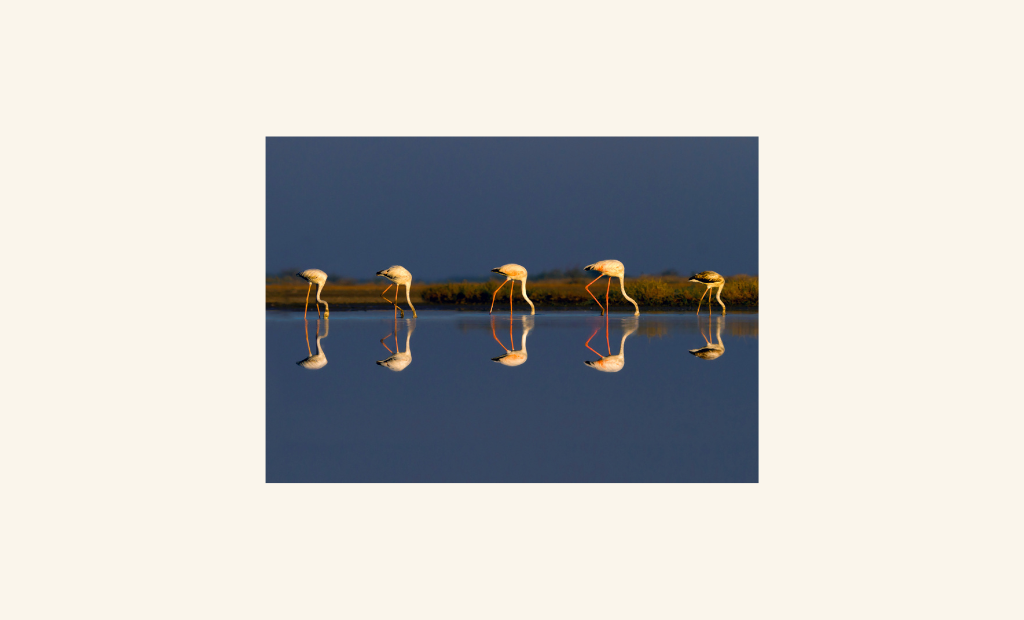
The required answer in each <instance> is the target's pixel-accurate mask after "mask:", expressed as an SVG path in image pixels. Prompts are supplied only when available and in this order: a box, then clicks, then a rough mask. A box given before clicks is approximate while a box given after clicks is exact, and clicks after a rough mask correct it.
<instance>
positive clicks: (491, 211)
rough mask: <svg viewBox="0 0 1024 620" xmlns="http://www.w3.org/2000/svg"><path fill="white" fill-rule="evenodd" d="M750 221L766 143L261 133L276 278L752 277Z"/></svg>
mask: <svg viewBox="0 0 1024 620" xmlns="http://www.w3.org/2000/svg"><path fill="white" fill-rule="evenodd" d="M757 226H758V203H757V138H267V273H276V272H278V271H280V270H282V269H289V268H296V269H307V268H311V267H315V268H318V269H323V270H324V271H326V272H327V273H328V274H331V275H332V276H346V277H353V278H359V279H365V278H372V277H373V274H374V273H375V272H376V271H378V270H380V269H384V268H386V267H388V266H390V265H396V264H397V265H403V266H405V267H406V268H407V269H409V270H410V271H411V272H412V274H413V278H414V279H418V280H435V279H444V278H449V277H463V276H486V275H488V271H489V270H490V269H491V268H492V267H497V266H499V265H502V264H505V263H519V264H521V265H523V266H525V267H526V268H527V270H528V271H530V272H531V273H539V272H541V271H545V270H549V269H555V268H566V267H571V266H573V265H580V266H582V265H586V264H588V263H592V262H595V261H599V260H604V259H618V260H620V261H622V262H623V263H624V264H625V266H626V276H627V277H630V276H635V275H638V274H640V273H660V272H661V271H663V270H665V269H670V268H673V269H676V270H678V271H679V272H684V271H686V272H690V271H702V270H705V269H710V270H713V271H717V272H719V273H722V274H723V275H733V274H737V273H748V274H756V273H757V272H758V263H757V256H758V246H757ZM687 275H688V274H687Z"/></svg>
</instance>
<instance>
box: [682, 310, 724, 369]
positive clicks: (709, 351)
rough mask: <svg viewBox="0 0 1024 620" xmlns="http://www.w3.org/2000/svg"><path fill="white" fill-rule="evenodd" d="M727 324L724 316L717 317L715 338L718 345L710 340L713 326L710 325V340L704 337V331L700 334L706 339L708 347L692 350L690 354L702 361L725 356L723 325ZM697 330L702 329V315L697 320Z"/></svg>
mask: <svg viewBox="0 0 1024 620" xmlns="http://www.w3.org/2000/svg"><path fill="white" fill-rule="evenodd" d="M724 322H725V317H724V316H718V317H715V337H716V338H717V340H718V344H712V342H711V341H710V340H708V338H710V337H711V325H708V338H705V337H704V332H703V330H702V331H701V332H700V337H701V338H704V342H706V343H707V346H706V347H701V348H699V349H690V354H691V355H695V356H697V357H699V358H700V359H702V360H714V359H718V358H720V357H722V355H724V354H725V345H724V344H722V323H724ZM697 328H698V329H700V315H698V318H697Z"/></svg>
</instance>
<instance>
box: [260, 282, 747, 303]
mask: <svg viewBox="0 0 1024 620" xmlns="http://www.w3.org/2000/svg"><path fill="white" fill-rule="evenodd" d="M592 279H593V278H590V279H588V280H579V279H563V280H541V281H538V282H531V281H527V283H526V294H527V295H529V296H530V299H531V300H532V301H533V303H534V304H535V305H536V307H537V309H538V310H541V309H553V308H564V307H576V306H594V307H596V304H595V303H594V300H593V299H591V297H590V295H588V294H587V291H586V290H585V289H584V286H585V285H586V284H587V282H589V281H590V280H592ZM501 283H502V280H498V279H494V280H491V281H489V282H445V283H436V284H419V285H417V284H416V283H415V282H413V285H412V292H411V297H412V303H413V304H415V305H417V306H419V305H420V304H422V305H433V304H437V305H445V306H451V305H467V306H468V305H472V306H480V305H483V306H490V305H491V295H492V294H493V293H494V291H495V289H497V288H498V287H499V286H500V285H501ZM386 286H387V282H382V283H372V282H371V283H367V284H357V283H352V282H344V281H343V282H340V283H335V282H332V281H328V282H327V285H326V286H324V289H323V291H322V292H321V294H320V298H321V299H323V300H324V301H326V302H327V303H328V304H331V305H332V306H334V305H335V304H337V306H338V307H344V306H346V305H360V306H363V305H378V304H379V305H381V306H387V305H388V304H387V302H385V301H384V300H383V299H381V297H380V293H381V291H383V290H384V288H385V287H386ZM520 286H521V284H520V283H516V297H515V300H514V303H515V305H516V307H520V306H526V302H525V301H523V298H522V296H521V295H520ZM606 286H607V284H606V283H605V281H604V280H601V281H599V282H596V283H595V284H594V286H592V287H590V290H592V291H593V292H594V294H595V295H597V298H598V299H600V300H601V303H604V294H605V291H604V289H605V287H606ZM618 286H619V283H618V280H615V281H613V282H612V289H611V296H610V298H609V299H610V302H611V305H612V307H621V306H627V307H632V305H631V304H630V303H629V302H628V301H626V300H625V299H624V298H623V297H622V293H621V292H619V288H618ZM307 288H308V284H306V282H304V281H301V280H298V279H297V278H296V281H294V282H291V281H288V280H287V279H283V278H272V279H271V278H268V279H267V284H266V291H267V307H268V308H301V307H303V305H304V304H305V300H306V290H307ZM508 290H509V286H508V285H507V284H506V285H505V287H504V288H503V289H502V291H501V293H499V294H498V301H497V303H496V304H495V307H498V305H499V304H501V302H502V300H504V303H505V304H508ZM704 290H705V287H704V285H703V284H697V283H693V282H687V281H686V279H685V278H682V277H676V276H656V277H650V276H641V277H639V278H628V277H627V278H626V293H627V294H629V296H630V297H632V298H633V299H635V300H636V302H637V303H638V304H640V307H641V308H644V307H670V308H690V307H694V308H695V307H696V306H697V300H698V299H700V297H701V294H702V293H703V292H704ZM315 295H316V289H315V287H314V290H313V292H312V293H311V294H310V299H311V300H312V299H313V298H314V296H315ZM388 295H389V297H390V298H391V299H392V300H393V299H394V298H395V297H394V295H395V288H394V287H392V288H391V289H390V290H389V291H388ZM757 295H758V288H757V276H746V275H738V276H731V277H726V279H725V288H724V289H723V290H722V301H723V302H725V305H726V307H727V308H756V307H757ZM704 303H707V296H706V295H705V296H704ZM398 304H399V305H400V306H402V307H403V308H405V309H406V310H408V305H407V304H406V303H405V290H404V288H403V290H402V291H401V292H400V293H399V296H398ZM716 304H717V302H716Z"/></svg>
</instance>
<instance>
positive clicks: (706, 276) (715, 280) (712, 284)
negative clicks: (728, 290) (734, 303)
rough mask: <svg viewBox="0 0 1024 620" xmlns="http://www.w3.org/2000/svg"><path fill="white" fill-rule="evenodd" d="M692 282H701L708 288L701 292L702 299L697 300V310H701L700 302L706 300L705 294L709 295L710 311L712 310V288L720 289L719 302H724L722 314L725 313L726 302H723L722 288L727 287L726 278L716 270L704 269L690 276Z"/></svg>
mask: <svg viewBox="0 0 1024 620" xmlns="http://www.w3.org/2000/svg"><path fill="white" fill-rule="evenodd" d="M690 282H700V283H701V284H703V285H704V286H706V287H707V288H706V289H704V292H703V293H701V296H700V300H699V301H698V302H697V312H700V302H701V301H704V295H707V296H708V311H709V312H710V311H711V294H710V291H711V290H712V289H715V288H717V289H718V303H720V304H722V314H725V304H724V303H722V289H723V288H725V278H723V277H722V276H720V275H718V274H717V273H715V272H714V271H702V272H700V273H695V274H693V275H692V276H690Z"/></svg>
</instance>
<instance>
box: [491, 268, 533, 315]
mask: <svg viewBox="0 0 1024 620" xmlns="http://www.w3.org/2000/svg"><path fill="white" fill-rule="evenodd" d="M491 271H493V272H494V273H497V274H501V275H503V276H505V282H508V281H509V280H512V281H513V282H512V289H513V290H512V291H511V292H510V293H509V298H508V302H509V311H510V312H511V306H512V294H513V293H515V286H516V285H515V281H516V280H518V281H520V282H522V283H523V284H522V286H521V287H520V289H519V290H520V292H522V294H523V299H525V300H526V303H528V304H530V314H536V313H537V309H536V308H534V306H533V302H532V301H530V298H529V297H527V296H526V275H527V274H526V267H523V266H522V265H517V264H515V263H509V264H507V265H502V266H501V267H495V268H494V269H491ZM505 282H502V283H501V286H505ZM501 286H499V287H498V290H496V291H494V296H493V297H492V298H491V310H492V311H493V310H494V299H495V298H497V296H498V291H500V290H501Z"/></svg>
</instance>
